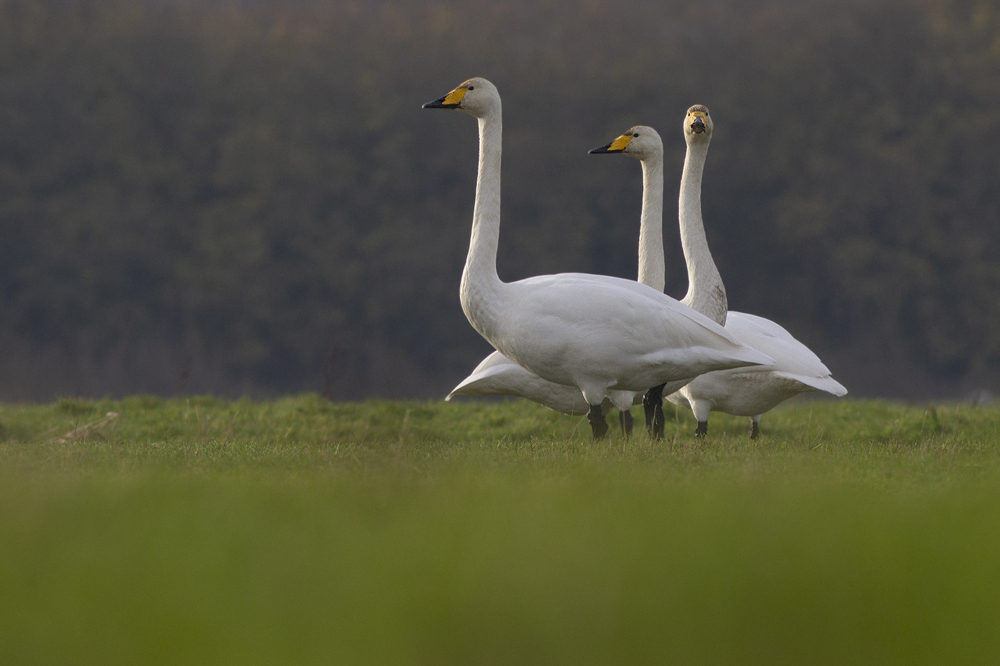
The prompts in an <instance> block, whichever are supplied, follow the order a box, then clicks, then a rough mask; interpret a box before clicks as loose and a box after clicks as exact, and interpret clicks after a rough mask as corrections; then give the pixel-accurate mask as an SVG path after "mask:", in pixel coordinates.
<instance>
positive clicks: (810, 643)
mask: <svg viewBox="0 0 1000 666" xmlns="http://www.w3.org/2000/svg"><path fill="white" fill-rule="evenodd" d="M667 411H668V423H667V439H666V441H665V442H663V443H653V442H651V441H649V440H648V439H647V437H646V436H645V434H638V435H637V436H635V437H633V438H632V439H631V440H630V441H625V440H623V439H622V438H621V437H620V435H617V434H616V433H614V429H613V430H612V433H613V434H614V436H612V437H610V438H609V439H608V440H607V441H605V442H600V443H593V442H591V441H589V428H588V426H587V424H586V421H585V420H584V419H578V418H571V417H565V416H561V415H558V414H555V413H553V412H550V411H548V410H546V409H544V408H541V407H537V406H535V405H530V404H526V403H523V402H519V401H518V402H507V403H492V404H485V403H477V402H464V403H458V404H453V403H442V402H385V401H369V402H365V403H355V404H330V403H328V402H326V401H324V400H322V399H320V398H318V397H316V396H308V395H307V396H300V397H294V398H288V399H283V400H277V401H273V402H252V401H236V402H230V401H224V400H217V399H213V398H205V397H196V398H190V399H176V400H164V399H159V398H154V397H134V398H129V399H126V400H123V401H120V402H111V401H95V402H91V401H81V400H61V401H59V402H58V403H56V404H53V405H0V428H2V429H0V438H2V440H3V441H2V442H0V663H3V664H125V663H127V664H166V663H171V664H175V663H176V664H514V663H521V664H523V663H558V664H562V663H565V664H612V663H614V664H769V665H773V664H838V665H840V664H880V665H881V664H959V663H960V664H988V663H989V664H992V663H997V661H998V659H1000V643H998V642H997V640H996V637H997V636H998V635H1000V437H998V433H997V425H998V423H1000V409H998V408H995V407H979V408H977V409H973V408H972V407H970V406H956V405H936V406H933V407H932V406H926V405H924V406H903V405H898V404H893V403H887V402H875V401H872V402H865V401H850V400H842V401H815V402H808V401H803V402H795V403H792V404H790V405H787V406H785V407H783V408H779V409H778V410H775V411H774V412H772V413H771V414H768V415H767V416H765V417H764V419H763V422H762V429H763V431H764V436H763V437H762V438H761V439H760V440H757V441H750V440H749V439H747V438H746V436H745V432H746V430H747V426H748V421H747V420H746V419H735V418H729V417H725V416H722V415H713V417H712V421H711V426H710V427H711V432H710V437H709V438H708V439H707V440H704V441H699V440H695V439H694V438H693V437H692V433H693V429H694V421H693V419H692V418H691V416H690V415H689V414H686V413H681V414H674V413H673V412H672V411H671V410H670V408H669V407H668V410H667ZM109 412H113V413H116V414H118V416H117V417H108V416H107V414H108V413H109ZM636 416H639V414H638V409H637V410H636Z"/></svg>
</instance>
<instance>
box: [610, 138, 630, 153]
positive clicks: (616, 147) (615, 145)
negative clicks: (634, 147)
mask: <svg viewBox="0 0 1000 666" xmlns="http://www.w3.org/2000/svg"><path fill="white" fill-rule="evenodd" d="M630 143H632V135H631V134H622V135H621V136H620V137H618V138H617V139H615V140H614V141H612V142H611V145H610V146H608V152H609V153H614V152H621V151H623V150H625V149H626V148H628V144H630Z"/></svg>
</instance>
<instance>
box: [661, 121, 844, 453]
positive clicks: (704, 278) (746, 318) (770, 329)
mask: <svg viewBox="0 0 1000 666" xmlns="http://www.w3.org/2000/svg"><path fill="white" fill-rule="evenodd" d="M712 128H713V123H712V119H711V118H710V117H709V114H708V109H707V108H706V107H704V106H702V105H700V104H697V105H695V106H692V107H691V108H690V109H688V112H687V115H686V116H685V119H684V139H685V140H686V141H687V155H686V157H685V158H684V172H683V175H682V176H681V191H680V201H679V218H680V228H681V245H682V246H683V248H684V258H685V259H686V260H687V267H688V292H687V295H686V296H685V297H684V299H683V300H682V301H681V302H682V303H684V304H685V305H689V306H691V307H692V308H694V309H695V310H697V311H698V312H701V313H702V314H704V315H706V316H708V317H710V318H711V319H713V320H714V321H716V322H718V323H720V324H724V325H725V327H726V330H727V331H729V332H730V333H732V334H733V335H734V336H736V337H737V338H738V339H739V340H740V341H741V342H743V343H744V344H746V345H749V346H751V347H753V348H754V349H757V350H758V351H762V352H764V353H766V354H768V355H770V356H772V357H773V358H774V365H773V366H769V367H766V368H763V367H757V368H741V369H738V370H722V371H718V372H710V373H707V374H703V375H701V376H699V377H696V378H695V379H694V380H693V381H692V382H690V383H689V384H688V385H686V386H684V387H683V388H682V389H680V390H679V391H677V392H676V393H673V394H672V395H669V396H668V399H669V400H670V401H671V402H673V403H675V404H678V405H687V406H689V407H690V408H691V411H692V412H694V415H695V418H696V419H697V420H698V427H697V428H696V429H695V436H696V437H704V436H705V435H706V434H707V433H708V415H709V412H711V411H719V412H725V413H727V414H734V415H736V416H749V417H750V418H751V420H752V421H751V427H750V437H751V438H752V439H756V438H757V436H758V435H759V434H760V417H761V414H763V413H764V412H766V411H769V410H771V409H772V408H774V407H775V406H777V405H778V403H780V402H782V401H784V400H787V399H788V398H791V397H792V396H794V395H798V394H799V393H804V392H807V391H826V392H827V393H832V394H833V395H835V396H838V397H839V396H842V395H846V394H847V389H846V388H844V387H843V386H842V385H841V384H840V383H838V382H837V381H835V380H834V379H833V378H832V377H831V376H830V371H829V369H827V367H826V366H825V365H823V362H822V361H820V360H819V357H818V356H816V354H814V353H813V352H812V351H811V350H810V349H809V348H808V347H806V346H805V345H804V344H802V343H801V342H799V341H798V340H796V339H795V338H794V337H792V335H791V334H790V333H789V332H788V331H786V330H785V329H784V328H782V327H781V326H779V325H778V324H776V323H774V322H773V321H770V320H768V319H764V318H763V317H757V316H754V315H751V314H745V313H743V312H728V316H727V311H726V308H727V307H728V303H727V300H726V289H725V286H724V285H723V284H722V277H721V276H720V275H719V271H718V269H717V268H716V266H715V261H713V259H712V253H711V252H710V251H709V249H708V240H707V239H706V237H705V225H704V222H703V220H702V216H701V180H702V173H703V171H704V168H705V158H706V157H707V155H708V144H709V142H710V141H711V140H712Z"/></svg>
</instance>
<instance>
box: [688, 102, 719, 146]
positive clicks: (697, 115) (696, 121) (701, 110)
mask: <svg viewBox="0 0 1000 666" xmlns="http://www.w3.org/2000/svg"><path fill="white" fill-rule="evenodd" d="M712 127H713V124H712V118H711V116H709V115H708V107H707V106H705V105H704V104H695V105H694V106H692V107H691V108H690V109H688V110H687V115H686V116H684V139H685V140H686V141H687V142H688V143H708V142H709V141H711V140H712Z"/></svg>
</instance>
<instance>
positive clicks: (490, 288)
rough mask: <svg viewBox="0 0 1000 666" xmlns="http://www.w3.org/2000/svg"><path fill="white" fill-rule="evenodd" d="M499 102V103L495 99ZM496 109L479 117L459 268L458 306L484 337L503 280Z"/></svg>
mask: <svg viewBox="0 0 1000 666" xmlns="http://www.w3.org/2000/svg"><path fill="white" fill-rule="evenodd" d="M498 104H499V103H498ZM501 117H502V116H501V112H500V108H499V105H498V107H497V109H496V110H494V111H493V112H491V113H489V114H488V115H486V116H483V117H482V118H479V177H478V179H477V180H476V203H475V208H474V210H473V213H472V240H471V242H470V243H469V256H468V257H467V258H466V261H465V270H464V271H463V272H462V284H461V288H460V296H461V301H462V310H464V311H465V316H466V317H467V318H468V319H469V323H471V324H472V327H473V328H475V329H476V330H477V331H479V333H480V335H483V336H484V337H486V338H487V339H489V336H488V334H487V331H488V330H495V326H496V321H497V312H496V305H497V303H498V298H497V296H498V292H499V291H500V289H501V286H502V285H503V283H502V282H501V281H500V277H499V276H498V275H497V245H498V243H499V240H500V153H501V147H502V145H501V144H502V134H503V127H502V120H501Z"/></svg>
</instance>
